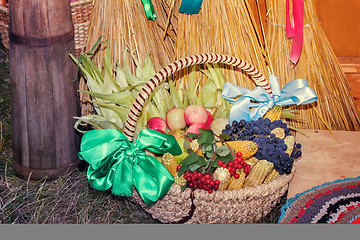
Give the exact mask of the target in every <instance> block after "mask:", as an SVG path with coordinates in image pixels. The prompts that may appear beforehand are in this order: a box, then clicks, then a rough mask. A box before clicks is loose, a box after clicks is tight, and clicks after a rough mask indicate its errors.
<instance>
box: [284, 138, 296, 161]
mask: <svg viewBox="0 0 360 240" xmlns="http://www.w3.org/2000/svg"><path fill="white" fill-rule="evenodd" d="M284 142H285V144H286V146H287V149H286V150H285V152H286V153H287V154H289V156H291V153H292V152H293V150H294V145H295V138H294V136H293V135H288V136H286V138H285V139H284Z"/></svg>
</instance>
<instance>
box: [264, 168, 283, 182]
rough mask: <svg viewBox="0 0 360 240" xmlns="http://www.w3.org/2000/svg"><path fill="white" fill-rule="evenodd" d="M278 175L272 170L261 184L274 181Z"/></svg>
mask: <svg viewBox="0 0 360 240" xmlns="http://www.w3.org/2000/svg"><path fill="white" fill-rule="evenodd" d="M279 175H280V173H279V172H278V171H277V170H276V169H273V170H272V171H271V172H270V173H269V174H268V175H267V176H266V178H265V180H264V182H263V183H267V182H271V181H272V180H274V179H275V178H276V177H277V176H279Z"/></svg>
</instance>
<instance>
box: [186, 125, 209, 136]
mask: <svg viewBox="0 0 360 240" xmlns="http://www.w3.org/2000/svg"><path fill="white" fill-rule="evenodd" d="M199 128H205V129H210V128H209V127H208V126H206V125H205V124H204V123H194V124H192V125H191V126H190V127H189V128H188V129H187V131H186V133H197V134H201V132H200V131H199Z"/></svg>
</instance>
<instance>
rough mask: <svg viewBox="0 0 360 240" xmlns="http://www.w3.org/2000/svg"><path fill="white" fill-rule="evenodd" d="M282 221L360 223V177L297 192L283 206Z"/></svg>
mask: <svg viewBox="0 0 360 240" xmlns="http://www.w3.org/2000/svg"><path fill="white" fill-rule="evenodd" d="M279 223H360V176H359V177H357V178H345V179H339V180H336V181H333V182H327V183H324V184H322V185H320V186H316V187H313V188H312V189H310V190H307V191H305V192H303V193H299V194H296V195H295V197H293V198H290V199H288V200H287V201H286V204H285V205H284V206H283V207H282V208H281V216H280V218H279Z"/></svg>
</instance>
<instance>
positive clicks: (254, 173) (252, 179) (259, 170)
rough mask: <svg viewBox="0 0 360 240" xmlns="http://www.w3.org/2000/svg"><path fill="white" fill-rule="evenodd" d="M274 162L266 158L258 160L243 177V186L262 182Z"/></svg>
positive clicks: (251, 185)
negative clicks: (244, 177)
mask: <svg viewBox="0 0 360 240" xmlns="http://www.w3.org/2000/svg"><path fill="white" fill-rule="evenodd" d="M273 167H274V164H273V163H272V162H269V161H267V160H260V161H259V162H258V163H257V164H256V165H255V166H254V167H253V168H251V171H250V173H249V175H248V176H247V177H246V179H245V183H244V187H254V186H257V185H259V184H262V183H263V181H264V179H265V178H266V176H267V175H268V174H269V173H270V172H271V171H272V169H273Z"/></svg>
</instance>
